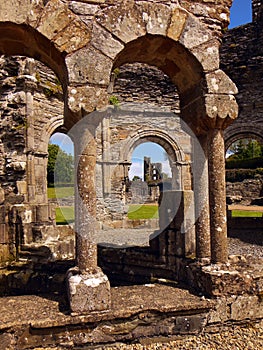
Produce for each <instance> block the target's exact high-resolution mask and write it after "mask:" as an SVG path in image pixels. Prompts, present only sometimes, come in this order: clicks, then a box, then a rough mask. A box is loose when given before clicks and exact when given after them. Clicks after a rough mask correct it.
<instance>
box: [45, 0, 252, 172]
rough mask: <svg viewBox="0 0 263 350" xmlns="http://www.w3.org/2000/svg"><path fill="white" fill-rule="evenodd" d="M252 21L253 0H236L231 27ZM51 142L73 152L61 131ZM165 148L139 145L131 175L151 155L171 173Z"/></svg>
mask: <svg viewBox="0 0 263 350" xmlns="http://www.w3.org/2000/svg"><path fill="white" fill-rule="evenodd" d="M251 21H252V5H251V0H234V1H233V4H232V7H231V11H230V25H229V29H231V28H234V27H237V26H239V25H242V24H246V23H249V22H251ZM50 142H51V143H55V144H58V145H59V146H60V147H61V148H62V149H63V150H64V151H65V152H67V153H71V154H73V145H72V142H71V140H70V139H69V138H68V137H67V136H65V135H64V134H61V133H56V134H54V135H53V136H52V137H51V139H50ZM164 152H165V151H164V149H163V148H162V147H160V146H159V145H157V144H153V143H149V142H147V143H144V144H141V145H140V146H138V147H137V148H136V149H135V150H134V152H133V159H132V160H133V164H132V166H131V169H130V172H129V176H130V178H133V176H134V175H138V176H142V168H143V158H144V156H147V157H151V160H152V162H161V163H163V171H164V172H166V173H169V165H168V161H167V160H166V161H165V159H164Z"/></svg>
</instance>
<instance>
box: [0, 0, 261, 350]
mask: <svg viewBox="0 0 263 350" xmlns="http://www.w3.org/2000/svg"><path fill="white" fill-rule="evenodd" d="M231 4H232V1H231V0H220V1H210V2H207V1H204V0H203V1H202V0H197V1H188V0H185V1H184V0H182V1H181V0H180V1H177V0H175V1H154V0H152V1H139V0H133V1H112V0H92V1H91V0H75V1H63V0H49V1H32V0H24V1H18V0H13V1H9V2H7V1H6V2H4V1H2V0H1V1H0V33H1V35H0V54H1V56H0V81H1V85H0V92H1V93H0V115H1V127H0V152H1V159H0V201H1V203H0V213H1V215H0V218H1V222H0V264H1V265H0V267H1V274H0V293H1V295H3V296H6V295H15V294H18V295H20V294H35V293H36V294H39V293H49V292H56V293H58V294H59V293H60V292H61V290H62V289H63V293H65V292H66V294H67V298H68V299H67V302H68V308H67V310H68V314H65V315H62V316H61V315H60V316H59V317H57V318H56V321H54V320H55V318H54V319H53V320H52V319H49V320H48V321H45V322H46V324H45V325H44V321H43V324H41V322H40V321H39V322H36V323H35V325H33V326H32V323H31V325H27V324H26V323H25V325H23V327H24V328H23V327H22V328H19V327H18V326H14V327H13V326H12V325H10V326H8V327H6V328H5V327H2V328H1V333H0V340H1V339H3V341H6V342H7V344H8V346H9V345H10V344H11V343H12V342H13V343H14V342H15V341H17V344H19V342H20V343H21V344H24V345H23V346H22V347H21V349H27V346H28V348H30V346H31V348H33V346H35V347H36V346H40V345H41V342H42V341H43V337H44V335H43V334H45V332H47V333H48V332H51V333H52V332H53V331H54V329H55V328H56V329H60V331H59V332H61V333H59V334H60V340H56V342H57V344H59V342H65V338H66V335H65V334H66V333H65V332H66V330H67V332H68V333H67V337H69V339H70V341H71V342H73V343H74V341H75V340H74V339H75V338H74V337H75V336H76V333H77V334H78V337H81V336H80V334H86V335H85V337H86V338H85V339H84V340H83V339H82V340H79V343H74V344H75V345H76V344H77V345H81V346H83V344H85V345H87V344H88V345H89V344H99V343H108V342H114V341H118V340H128V339H129V340H131V339H136V337H141V336H156V335H170V334H177V333H184V332H185V329H186V328H187V327H188V328H187V329H189V330H190V331H194V332H199V331H201V330H202V329H204V328H205V327H208V328H209V327H214V326H215V327H216V325H217V324H220V323H224V322H225V323H227V322H233V323H235V322H243V321H245V320H248V319H249V320H252V322H259V320H262V318H263V306H262V295H263V294H262V293H263V282H262V281H263V268H262V258H261V259H258V258H256V257H253V256H240V255H235V256H234V255H229V252H228V244H227V213H226V195H225V192H226V191H225V171H224V169H225V147H228V146H229V145H230V144H231V143H233V142H234V141H236V140H238V139H240V138H241V137H253V138H255V139H257V140H260V142H262V141H263V103H262V91H263V85H262V84H263V82H262V69H263V68H262V57H263V56H262V44H263V42H262V24H263V3H262V1H259V0H253V1H252V5H253V21H252V23H249V24H247V25H243V26H241V27H237V28H234V29H232V30H227V26H228V23H229V11H230V6H231ZM56 132H62V133H65V134H67V135H68V136H69V137H70V138H71V140H72V141H73V143H74V153H75V224H74V226H73V227H72V226H58V225H56V222H55V211H54V206H53V205H52V203H50V202H49V201H48V196H47V179H46V174H47V158H48V143H49V140H50V137H51V136H52V135H53V134H54V133H56ZM148 141H150V142H154V143H156V144H158V145H160V146H162V147H163V149H164V150H165V151H166V153H167V155H168V158H169V165H170V168H171V174H172V177H171V182H170V183H169V186H167V188H165V189H164V188H162V189H160V190H159V191H160V192H161V194H160V198H159V199H158V200H159V221H158V230H157V231H155V232H154V233H153V234H152V235H151V237H150V239H149V244H148V246H146V247H129V248H125V247H117V248H116V247H114V246H108V245H99V246H97V243H96V241H95V239H94V237H95V233H96V231H97V230H100V229H104V228H109V227H110V228H115V229H122V228H128V227H131V225H134V224H133V223H131V222H129V220H128V219H127V204H128V203H129V200H130V199H129V198H130V197H129V196H130V195H131V192H132V189H128V182H127V177H128V172H129V167H130V164H131V162H132V160H131V157H132V152H133V151H134V149H135V148H136V147H137V146H138V145H140V144H142V143H144V142H148ZM163 187H164V186H163ZM129 191H130V192H129ZM158 193H159V192H158ZM139 224H141V223H139ZM29 253H30V254H29ZM58 271H59V272H58ZM159 279H162V280H166V281H169V283H172V285H174V286H177V284H178V285H179V284H181V283H183V285H184V287H185V286H186V287H185V288H189V290H194V291H195V293H197V295H202V296H204V297H203V299H200V297H199V298H198V301H197V299H196V300H195V299H194V297H193V299H191V298H192V296H190V297H189V298H190V299H189V300H191V301H189V304H187V302H185V304H184V306H183V307H182V309H179V306H177V305H175V304H176V299H172V298H173V297H174V296H175V295H176V291H175V290H173V288H172V287H170V285H169V288H171V290H170V289H169V291H170V292H169V293H171V299H169V298H168V299H169V300H167V305H164V306H160V305H158V308H157V307H156V308H157V309H158V310H159V311H160V313H161V314H162V316H156V314H155V313H154V315H153V314H152V312H153V311H152V309H151V305H150V306H149V305H148V304H147V303H146V302H145V305H140V306H138V307H137V308H136V307H135V306H134V309H133V308H132V307H131V308H130V309H129V310H128V311H127V309H125V305H124V304H125V300H126V298H128V294H127V291H126V290H125V288H124V289H121V288H122V287H121V286H120V287H118V281H121V282H122V283H129V284H131V285H132V287H131V289H130V290H131V291H132V292H131V293H134V297H131V299H132V300H133V298H134V300H135V299H136V297H135V296H136V293H138V291H136V288H137V287H136V286H137V285H138V284H142V285H145V286H147V285H148V284H151V283H152V281H158V280H159ZM113 286H114V287H113ZM115 286H116V288H115ZM156 288H157V289H158V288H160V290H159V289H158V291H159V292H158V293H160V295H162V293H163V291H162V285H160V286H158V285H157V287H156ZM148 292H149V289H148V290H147V292H145V291H143V292H142V295H144V293H145V295H146V296H147V298H148V299H147V300H148V301H150V300H151V296H150V294H149V295H148V294H147V293H148ZM118 293H119V294H118ZM125 293H126V294H125ZM158 293H157V294H158ZM129 297H130V296H129ZM121 298H123V299H121ZM206 298H207V299H206ZM120 300H124V301H123V305H121V306H119V304H118V303H117V301H118V302H120ZM164 303H165V301H164ZM191 304H192V306H191ZM147 305H148V306H147ZM191 307H192V309H191ZM157 309H156V310H157ZM193 309H194V311H193ZM116 310H117V311H116ZM156 310H155V311H156ZM155 311H154V312H155ZM159 311H158V312H159ZM192 311H193V312H192ZM166 312H167V314H166ZM191 312H192V313H191ZM126 315H127V316H126ZM145 315H148V316H147V317H149V319H151V317H152V320H153V321H151V320H149V321H147V322H145V323H143V325H142V324H141V323H142V322H141V321H139V320H140V319H143V317H144V316H145ZM149 315H151V317H150V316H149ZM184 315H187V325H186V324H185V323H184V321H183V319H185V317H186V316H184ZM54 317H55V316H54ZM145 317H146V316H145ZM137 318H138V319H137ZM124 319H125V321H123V320H124ZM122 322H128V323H129V324H136V326H134V328H132V331H131V332H129V331H128V332H127V330H125V331H123V332H122V331H120V332H117V331H113V329H114V330H115V329H116V327H118V325H119V324H120V323H122ZM156 322H157V323H159V324H160V326H158V327H157V326H156V324H155V323H156ZM90 325H92V326H90ZM12 327H13V328H12ZM15 327H18V328H19V331H18V330H17V329H18V328H15ZM27 327H29V328H28V329H29V330H27ZM30 327H31V328H30ZM89 327H90V328H89ZM107 327H108V328H107ZM185 327H186V328H185ZM128 328H129V327H128ZM32 329H36V330H37V331H36V333H34V331H32ZM22 330H23V332H22ZM25 332H29V333H30V336H27V338H29V339H31V340H30V341H29V344H31V345H27V344H26V342H25V338H26V336H25ZM83 332H84V333H83ZM22 333H23V334H22ZM21 334H22V335H21ZM32 334H33V335H32ZM48 334H49V333H48ZM6 339H7V340H6ZM15 339H16V340H15ZM50 339H51V338H50ZM52 339H53V338H52ZM61 339H62V340H63V341H62V340H61ZM52 341H54V339H53V340H52ZM8 342H10V344H9V343H8ZM23 342H25V343H23ZM30 342H31V343H30ZM50 342H51V340H50ZM13 343H12V344H13ZM73 343H72V344H73ZM50 344H51V343H50ZM52 344H53V343H52ZM10 346H11V345H10ZM19 349H20V348H19Z"/></svg>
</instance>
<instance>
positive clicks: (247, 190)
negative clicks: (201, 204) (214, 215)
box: [226, 177, 263, 205]
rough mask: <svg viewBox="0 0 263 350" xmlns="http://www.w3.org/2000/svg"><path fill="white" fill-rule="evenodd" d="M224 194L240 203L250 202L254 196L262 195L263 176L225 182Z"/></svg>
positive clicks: (246, 203)
mask: <svg viewBox="0 0 263 350" xmlns="http://www.w3.org/2000/svg"><path fill="white" fill-rule="evenodd" d="M226 194H227V196H228V197H230V200H231V198H232V200H233V201H234V202H239V203H241V204H245V205H248V204H251V201H253V200H254V199H256V198H259V197H262V194H263V178H262V177H261V178H258V179H245V180H243V181H242V182H227V183H226Z"/></svg>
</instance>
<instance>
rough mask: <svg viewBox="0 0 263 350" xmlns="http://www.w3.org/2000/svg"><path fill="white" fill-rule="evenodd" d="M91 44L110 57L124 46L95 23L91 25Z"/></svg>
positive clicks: (113, 56)
mask: <svg viewBox="0 0 263 350" xmlns="http://www.w3.org/2000/svg"><path fill="white" fill-rule="evenodd" d="M91 44H92V45H93V46H94V47H95V48H96V49H98V50H100V51H101V52H103V53H104V54H105V55H106V56H108V57H110V58H112V59H114V58H115V57H116V56H117V54H118V53H119V52H120V51H121V50H122V49H123V48H124V45H123V44H121V43H120V42H119V41H117V40H116V39H114V38H113V36H112V35H111V34H110V33H109V32H108V31H106V30H105V29H104V28H102V27H101V26H99V25H97V24H94V26H93V32H92V39H91Z"/></svg>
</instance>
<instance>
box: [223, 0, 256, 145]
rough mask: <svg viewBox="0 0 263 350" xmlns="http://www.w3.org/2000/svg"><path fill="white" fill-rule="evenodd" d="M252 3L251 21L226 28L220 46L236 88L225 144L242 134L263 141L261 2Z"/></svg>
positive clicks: (224, 65)
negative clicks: (234, 112)
mask: <svg viewBox="0 0 263 350" xmlns="http://www.w3.org/2000/svg"><path fill="white" fill-rule="evenodd" d="M252 4H253V22H252V23H248V24H245V25H242V26H239V27H237V28H234V29H231V30H229V31H227V32H226V33H225V34H224V37H223V43H222V46H221V49H220V58H221V68H222V70H224V71H225V72H226V74H228V75H229V77H230V78H231V79H232V80H233V81H234V82H235V84H236V85H237V88H238V94H237V97H236V98H237V102H238V105H239V116H238V118H237V119H236V120H235V121H234V123H233V124H232V125H231V126H229V127H228V128H227V129H226V130H225V140H226V147H229V146H230V144H231V143H232V142H234V141H236V140H237V139H240V138H243V137H254V138H256V139H258V140H260V141H261V142H263V93H262V91H263V80H262V75H263V49H262V47H263V19H262V15H260V14H262V8H263V4H262V1H257V0H255V1H252Z"/></svg>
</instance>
